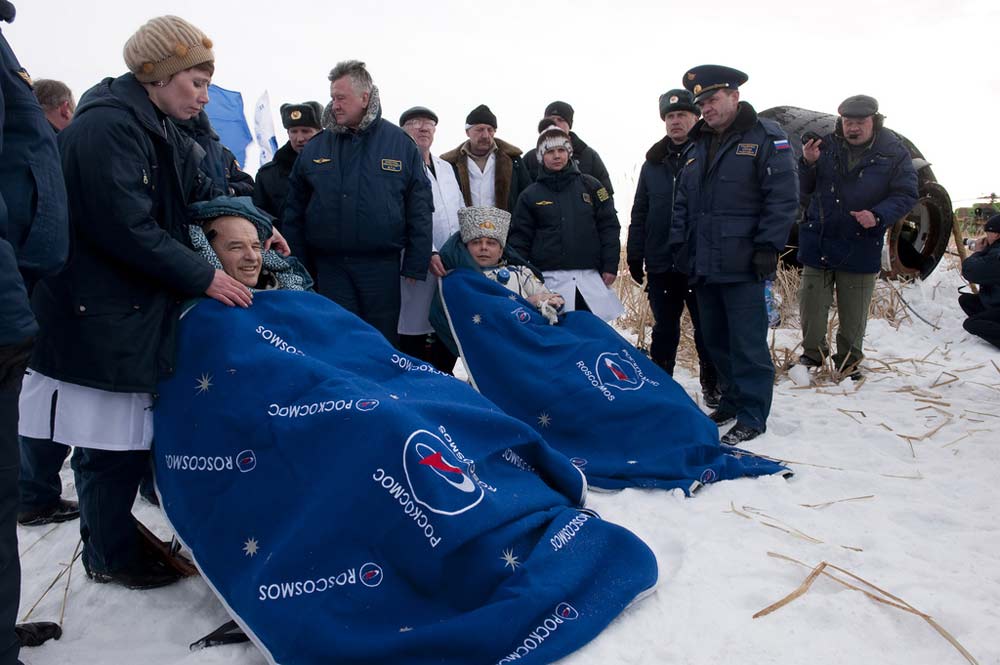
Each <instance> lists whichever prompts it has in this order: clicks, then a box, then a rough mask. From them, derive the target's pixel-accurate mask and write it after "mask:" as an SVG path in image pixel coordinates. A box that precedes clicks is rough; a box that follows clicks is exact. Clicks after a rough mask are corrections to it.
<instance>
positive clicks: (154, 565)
mask: <svg viewBox="0 0 1000 665" xmlns="http://www.w3.org/2000/svg"><path fill="white" fill-rule="evenodd" d="M83 569H84V570H85V571H86V573H87V577H89V578H90V579H92V580H93V581H95V582H97V583H98V584H119V585H121V586H123V587H125V588H126V589H137V590H144V589H158V588H160V587H164V586H168V585H170V584H173V583H174V582H176V581H177V580H179V579H180V578H181V575H180V573H178V572H177V571H176V570H174V569H173V568H170V567H169V566H167V565H165V564H163V563H161V562H160V561H155V560H150V559H145V560H143V561H142V562H141V563H140V564H138V565H136V566H133V567H131V568H124V569H122V570H116V571H114V572H111V573H105V572H100V571H97V570H91V569H90V566H88V565H87V564H86V563H84V564H83Z"/></svg>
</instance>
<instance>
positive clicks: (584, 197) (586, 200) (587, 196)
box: [583, 192, 590, 205]
mask: <svg viewBox="0 0 1000 665" xmlns="http://www.w3.org/2000/svg"><path fill="white" fill-rule="evenodd" d="M583 202H584V203H586V204H587V205H590V194H588V193H587V192H584V193H583Z"/></svg>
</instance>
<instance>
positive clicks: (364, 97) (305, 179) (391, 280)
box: [282, 60, 434, 344]
mask: <svg viewBox="0 0 1000 665" xmlns="http://www.w3.org/2000/svg"><path fill="white" fill-rule="evenodd" d="M329 79H330V103H329V104H328V105H327V107H326V108H325V109H324V110H323V117H322V119H321V121H322V123H323V127H324V131H323V132H320V133H319V134H318V135H317V136H316V137H315V138H313V139H312V140H311V141H309V143H308V144H307V145H306V146H305V147H304V148H303V149H302V153H301V154H300V155H299V157H298V159H296V160H295V164H294V165H293V166H292V173H291V175H290V176H289V178H288V197H287V198H286V199H285V208H284V210H283V212H282V223H283V232H284V233H285V235H286V237H287V238H288V244H289V245H291V247H292V251H293V253H294V254H295V255H296V256H298V257H300V258H301V259H303V260H304V261H305V264H306V266H307V267H308V268H309V269H310V271H311V272H312V275H313V278H314V279H315V280H316V291H318V292H319V293H320V294H321V295H324V296H326V297H327V298H329V299H330V300H333V301H334V302H335V303H337V304H338V305H340V306H341V307H343V308H344V309H346V310H348V311H349V312H353V313H354V314H357V315H358V316H359V317H361V319H362V320H364V321H365V322H367V323H369V324H370V325H372V326H373V327H374V328H376V329H377V330H378V331H379V332H380V333H382V334H383V335H384V336H385V338H386V339H387V340H389V342H390V343H392V344H397V343H398V342H399V333H398V332H397V327H398V325H399V303H400V293H399V278H400V277H401V276H402V277H404V278H407V279H410V280H415V281H423V280H425V279H427V269H428V267H429V266H430V260H431V243H432V233H433V227H432V224H431V219H432V214H433V210H434V202H433V197H432V195H431V187H430V183H429V182H428V181H427V176H425V175H424V163H423V160H422V159H421V157H420V151H419V150H418V149H417V146H416V145H415V144H414V143H413V139H411V138H410V137H409V136H408V135H407V134H406V132H404V131H403V130H402V129H400V128H399V127H397V126H396V125H394V124H392V123H391V122H389V121H388V120H386V119H385V118H383V117H382V105H381V102H380V101H379V95H378V88H377V87H375V84H374V83H373V81H372V77H371V74H369V73H368V70H367V69H366V68H365V63H363V62H359V61H357V60H346V61H344V62H339V63H337V65H336V66H335V67H334V68H333V69H332V70H331V71H330V76H329Z"/></svg>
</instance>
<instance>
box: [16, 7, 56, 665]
mask: <svg viewBox="0 0 1000 665" xmlns="http://www.w3.org/2000/svg"><path fill="white" fill-rule="evenodd" d="M14 13H15V11H14V5H12V4H10V3H9V2H7V0H0V23H2V22H10V21H13V20H14ZM0 146H3V148H2V149H3V158H2V159H0V665H20V662H21V661H19V660H18V658H17V656H18V651H19V650H20V648H21V647H22V646H37V645H38V644H41V643H42V642H44V641H46V640H48V639H51V638H56V639H58V638H59V636H60V635H61V634H62V629H61V628H60V627H59V625H58V624H54V623H48V622H45V623H31V624H22V625H20V626H16V627H15V625H14V622H15V621H16V620H17V607H18V602H19V600H20V596H21V565H20V562H19V557H18V553H17V525H16V523H15V518H16V516H17V505H18V486H17V476H18V441H17V422H18V415H19V414H18V396H19V394H20V392H21V380H22V377H23V376H24V370H25V367H26V366H27V364H28V358H29V356H30V355H31V350H32V347H33V346H34V342H35V335H36V334H37V333H38V323H37V322H36V321H35V316H34V314H33V313H32V311H31V306H30V305H29V301H28V298H29V294H30V293H31V291H32V287H33V286H34V284H35V283H36V282H37V281H38V280H39V279H41V278H42V277H45V276H47V275H50V274H52V273H55V272H58V270H59V269H60V268H61V267H62V265H63V263H64V262H65V261H66V256H67V254H68V252H69V223H68V219H67V210H66V187H65V184H64V183H63V175H62V169H61V168H60V163H59V152H58V150H57V149H56V137H55V134H54V133H53V131H52V129H51V128H50V127H49V123H48V122H47V121H46V118H45V115H44V114H43V113H42V109H41V107H40V106H39V105H38V102H37V101H36V100H35V95H34V94H33V93H32V89H31V77H30V76H29V75H28V72H27V71H25V70H24V68H23V67H21V64H20V63H19V62H18V60H17V57H16V56H15V55H14V51H13V50H11V48H10V44H8V43H7V40H6V38H5V37H4V36H3V32H0Z"/></svg>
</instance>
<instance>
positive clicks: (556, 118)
mask: <svg viewBox="0 0 1000 665" xmlns="http://www.w3.org/2000/svg"><path fill="white" fill-rule="evenodd" d="M573 115H574V111H573V107H572V106H570V105H569V104H568V103H566V102H559V101H556V102H552V103H551V104H549V105H548V106H546V107H545V117H543V118H542V121H541V122H539V123H538V133H539V134H541V133H542V130H544V129H545V127H546V125H547V124H550V121H551V124H555V125H556V126H557V127H558V128H559V129H561V130H563V131H564V132H566V133H567V134H569V138H570V142H571V143H572V145H573V161H575V162H576V165H577V167H578V168H579V169H580V173H586V174H587V175H592V176H594V177H595V178H597V179H598V180H600V181H601V184H602V185H604V188H605V189H606V190H608V194H611V195H612V196H614V194H615V188H614V187H612V186H611V176H609V175H608V169H607V167H606V166H604V161H603V160H602V159H601V156H600V155H598V154H597V151H596V150H594V149H593V148H591V147H590V146H589V145H587V144H586V143H584V142H583V139H581V138H580V137H579V136H577V134H576V132H574V131H572V130H573ZM538 164H539V161H538V152H537V151H534V150H529V151H528V152H527V153H526V154H525V155H524V165H525V166H526V167H527V168H528V173H530V174H531V179H532V180H538V175H539V171H540V169H539V168H538Z"/></svg>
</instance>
